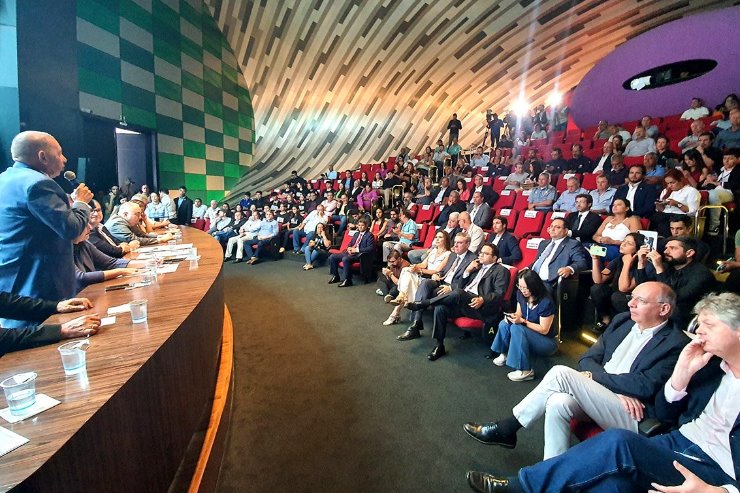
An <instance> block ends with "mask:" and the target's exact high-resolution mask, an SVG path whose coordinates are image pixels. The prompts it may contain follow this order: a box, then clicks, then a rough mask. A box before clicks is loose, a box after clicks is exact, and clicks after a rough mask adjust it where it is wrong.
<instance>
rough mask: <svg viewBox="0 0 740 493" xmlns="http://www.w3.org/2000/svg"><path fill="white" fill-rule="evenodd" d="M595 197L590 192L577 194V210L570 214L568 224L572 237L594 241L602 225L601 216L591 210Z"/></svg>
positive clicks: (582, 240) (581, 240)
mask: <svg viewBox="0 0 740 493" xmlns="http://www.w3.org/2000/svg"><path fill="white" fill-rule="evenodd" d="M593 201H594V199H593V197H591V195H590V194H588V193H582V194H578V195H577V196H576V211H575V212H573V213H571V214H570V215H568V217H567V218H566V220H565V221H566V224H567V225H568V230H569V231H570V237H571V238H575V239H577V240H578V241H580V242H582V243H592V242H593V241H594V239H593V236H594V234H596V231H598V230H599V227H600V226H601V216H599V215H598V214H594V213H593V212H591V205H592V204H593Z"/></svg>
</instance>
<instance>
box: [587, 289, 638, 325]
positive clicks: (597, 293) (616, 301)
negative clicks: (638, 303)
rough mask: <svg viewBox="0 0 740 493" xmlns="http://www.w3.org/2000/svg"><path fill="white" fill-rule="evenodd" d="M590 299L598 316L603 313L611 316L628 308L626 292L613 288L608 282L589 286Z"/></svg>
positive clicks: (601, 315)
mask: <svg viewBox="0 0 740 493" xmlns="http://www.w3.org/2000/svg"><path fill="white" fill-rule="evenodd" d="M591 299H592V300H593V302H594V306H595V307H596V312H597V313H598V315H599V317H603V316H604V315H610V316H613V315H616V314H617V313H622V312H626V311H628V310H629V306H627V294H625V293H622V292H621V291H616V290H614V288H612V287H611V285H609V284H594V285H593V286H591ZM597 321H598V320H597Z"/></svg>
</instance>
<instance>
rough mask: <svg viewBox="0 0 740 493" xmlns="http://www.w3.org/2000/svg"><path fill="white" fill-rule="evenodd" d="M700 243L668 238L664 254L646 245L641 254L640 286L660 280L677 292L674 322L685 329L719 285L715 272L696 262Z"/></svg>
mask: <svg viewBox="0 0 740 493" xmlns="http://www.w3.org/2000/svg"><path fill="white" fill-rule="evenodd" d="M696 252H697V245H696V240H694V239H693V238H688V237H685V236H671V237H670V238H668V240H667V242H666V245H665V251H664V252H663V255H661V254H660V253H658V251H657V250H653V249H651V248H650V247H649V246H648V245H643V246H642V247H640V249H639V250H638V251H637V271H636V272H635V280H636V281H637V284H641V283H643V282H647V281H659V282H662V283H665V284H667V285H669V286H670V287H671V288H673V290H674V291H675V292H676V295H677V303H676V310H675V312H674V313H673V317H672V318H673V319H674V320H675V321H676V322H677V323H678V326H679V327H681V328H685V327H686V326H687V325H688V322H689V321H690V320H691V308H692V307H693V306H694V305H695V304H696V303H697V302H698V301H699V300H700V299H701V297H702V296H704V295H705V294H707V293H709V292H710V291H712V290H713V289H714V287H715V285H716V283H715V280H714V276H713V275H712V272H711V271H710V270H709V269H707V267H706V266H705V265H704V264H702V263H700V262H698V261H697V260H696Z"/></svg>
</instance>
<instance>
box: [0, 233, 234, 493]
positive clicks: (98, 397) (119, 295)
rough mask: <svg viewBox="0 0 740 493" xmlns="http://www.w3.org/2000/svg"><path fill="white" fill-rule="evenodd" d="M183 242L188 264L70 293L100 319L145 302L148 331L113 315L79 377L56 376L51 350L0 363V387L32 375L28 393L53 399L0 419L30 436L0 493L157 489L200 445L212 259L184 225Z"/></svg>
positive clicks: (215, 291) (215, 361)
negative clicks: (192, 253)
mask: <svg viewBox="0 0 740 493" xmlns="http://www.w3.org/2000/svg"><path fill="white" fill-rule="evenodd" d="M183 243H193V244H194V246H196V247H197V248H198V254H199V255H200V256H201V260H200V262H199V265H198V267H197V268H195V269H192V270H191V269H190V266H189V262H188V261H185V262H182V263H180V265H179V267H178V269H177V271H176V272H174V273H171V274H165V275H160V276H159V282H158V283H157V284H154V285H152V286H149V287H145V288H137V289H132V290H128V291H112V292H108V293H106V292H105V291H104V287H105V286H106V285H111V284H118V283H121V282H122V281H121V280H113V281H108V282H106V283H101V284H96V285H93V286H90V287H88V288H86V289H85V290H84V291H83V292H82V293H81V295H82V296H86V297H88V298H90V299H91V300H92V301H93V303H94V304H95V307H94V309H93V310H91V312H95V313H99V314H100V315H104V314H106V312H107V310H108V307H111V306H117V305H121V304H124V303H127V302H128V301H131V300H132V299H136V298H143V297H145V298H147V299H148V300H149V318H148V323H147V324H136V325H134V324H132V323H131V316H130V314H128V313H126V314H122V315H117V319H116V323H115V324H114V325H112V326H108V327H105V328H104V329H102V330H101V331H100V332H99V333H98V334H97V335H96V336H94V337H92V338H91V339H90V341H91V345H90V349H89V350H88V353H87V372H86V373H84V374H80V375H75V376H70V377H65V375H64V370H63V369H62V365H61V359H60V357H59V353H58V351H57V349H56V345H50V346H44V347H40V348H35V349H30V350H26V351H20V352H17V353H10V354H7V355H5V356H4V357H2V358H0V380H2V379H4V378H6V377H8V376H10V375H13V374H16V373H19V372H24V371H31V370H33V371H36V372H37V373H38V375H39V376H38V379H37V384H36V392H37V393H44V394H47V395H49V396H51V397H53V398H55V399H57V400H59V401H61V404H59V405H58V406H56V407H54V408H52V409H49V410H47V411H45V412H43V413H41V414H38V415H37V416H35V417H33V418H28V419H26V420H24V421H22V422H20V423H16V424H14V425H11V424H9V423H7V422H5V421H4V420H2V419H0V426H3V427H5V428H7V429H10V430H12V431H14V432H16V433H18V434H20V435H22V436H24V437H26V438H28V439H29V440H30V441H29V443H27V444H25V445H23V446H22V447H20V448H18V449H16V450H14V451H12V452H10V453H8V454H6V455H5V456H3V457H0V491H7V490H10V489H13V488H15V490H14V491H65V492H69V491H127V492H141V491H167V490H168V488H169V487H170V485H171V484H172V482H173V479H174V477H175V476H176V474H177V473H178V468H180V466H181V463H182V462H183V459H184V457H185V455H186V451H188V448H189V447H190V449H191V450H190V452H191V453H192V448H193V445H192V444H193V443H195V444H196V446H197V447H198V448H199V443H200V442H199V440H200V439H202V437H200V438H198V435H202V434H203V433H204V431H205V430H204V423H208V421H209V416H210V415H211V411H212V402H213V398H214V391H216V378H217V373H218V371H219V355H220V351H221V337H222V329H223V327H224V309H225V307H224V296H223V280H222V275H221V269H222V265H223V262H222V255H223V254H222V250H221V247H220V245H219V244H218V242H217V241H215V240H214V239H213V238H211V237H210V236H209V235H207V234H206V233H203V232H202V231H198V230H195V229H193V228H184V231H183ZM77 316H79V314H66V315H56V316H54V317H52V318H51V319H49V321H50V322H51V321H60V320H61V321H65V320H69V319H72V318H75V317H77ZM229 371H230V370H229ZM0 400H2V404H3V406H2V407H5V406H4V404H5V402H4V399H2V397H1V396H0ZM211 420H212V419H211ZM196 455H197V451H196ZM201 462H202V460H201Z"/></svg>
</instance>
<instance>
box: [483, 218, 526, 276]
mask: <svg viewBox="0 0 740 493" xmlns="http://www.w3.org/2000/svg"><path fill="white" fill-rule="evenodd" d="M508 225H509V220H508V219H506V217H504V216H496V217H494V218H493V222H492V223H491V230H492V231H493V234H492V235H490V236H489V237H488V243H491V244H493V245H496V246H497V247H498V258H499V260H500V261H501V263H502V264H506V265H514V264H516V263H517V262H519V261H520V260H521V259H522V249H521V248H519V241H517V239H516V236H514V235H513V234H511V233H509V232H508V231H507V230H506V228H508Z"/></svg>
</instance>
